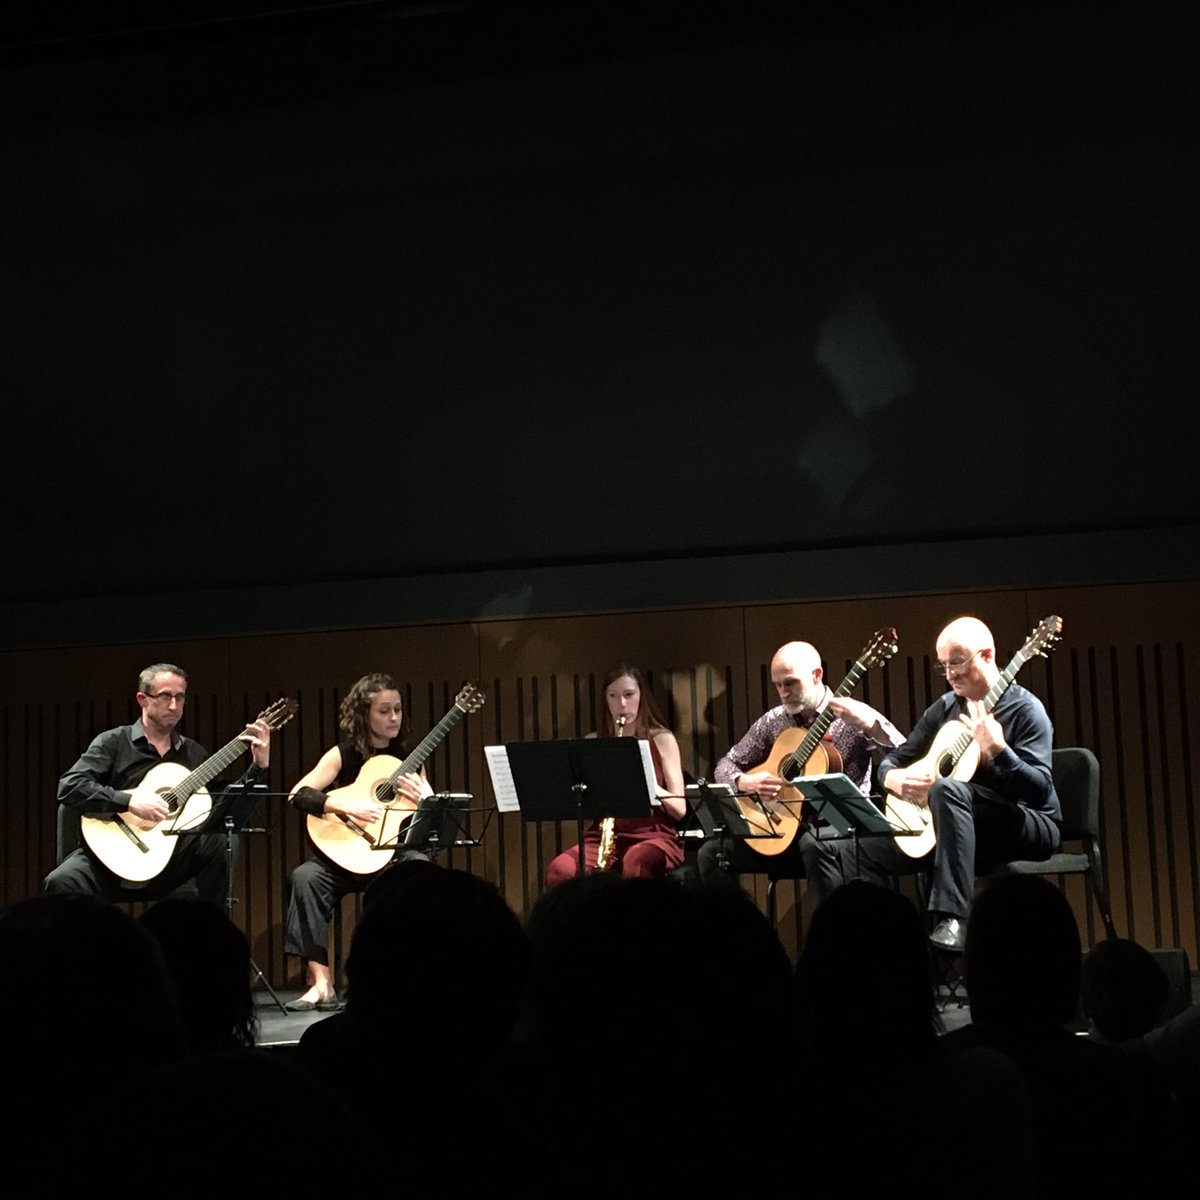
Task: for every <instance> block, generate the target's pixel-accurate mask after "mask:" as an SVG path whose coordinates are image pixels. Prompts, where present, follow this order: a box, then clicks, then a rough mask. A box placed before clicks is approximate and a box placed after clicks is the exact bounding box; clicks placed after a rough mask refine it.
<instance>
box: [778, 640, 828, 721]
mask: <svg viewBox="0 0 1200 1200" xmlns="http://www.w3.org/2000/svg"><path fill="white" fill-rule="evenodd" d="M824 674H825V673H824V670H823V669H822V667H821V656H820V654H818V653H817V648H816V647H815V646H813V645H810V644H809V643H808V642H788V643H787V644H786V645H783V646H780V647H779V649H778V650H776V651H775V657H774V658H773V659H771V682H772V683H773V684H774V685H775V690H776V691H777V692H778V693H779V699H780V702H781V703H782V704H783V706H784V708H786V709H787V710H788V712H790V713H798V712H802V711H807V712H813V711H814V710H815V709H816V707H817V705H818V704H820V702H821V701H822V700H823V699H824V696H825V683H824Z"/></svg>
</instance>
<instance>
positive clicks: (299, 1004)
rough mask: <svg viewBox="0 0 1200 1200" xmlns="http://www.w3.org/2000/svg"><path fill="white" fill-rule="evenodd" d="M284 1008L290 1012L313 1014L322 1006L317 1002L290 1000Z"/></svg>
mask: <svg viewBox="0 0 1200 1200" xmlns="http://www.w3.org/2000/svg"><path fill="white" fill-rule="evenodd" d="M283 1007H284V1008H286V1009H287V1010H288V1012H312V1011H313V1009H314V1008H320V1007H321V1006H320V1005H319V1004H318V1003H317V1001H315V1000H289V1001H288V1002H287V1003H286V1004H285V1005H284V1006H283Z"/></svg>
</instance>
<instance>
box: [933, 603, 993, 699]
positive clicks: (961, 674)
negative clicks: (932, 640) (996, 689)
mask: <svg viewBox="0 0 1200 1200" xmlns="http://www.w3.org/2000/svg"><path fill="white" fill-rule="evenodd" d="M937 657H938V664H939V666H941V665H944V666H945V670H946V682H947V683H949V685H950V688H951V690H952V691H953V692H954V694H955V695H956V696H962V697H963V698H964V699H966V700H982V699H983V697H984V696H985V695H986V694H987V691H988V689H989V688H990V687H991V686H992V684H993V683H995V681H996V678H997V676H998V675H999V674H1000V671H999V668H998V667H997V666H996V641H995V639H994V638H993V637H992V631H991V630H990V629H989V628H988V627H987V626H986V625H985V624H984V623H983V622H982V621H981V620H980V619H979V618H978V617H959V618H957V619H956V620H954V621H951V622H950V624H949V625H947V626H946V628H945V629H943V630H942V632H941V633H939V634H938V639H937Z"/></svg>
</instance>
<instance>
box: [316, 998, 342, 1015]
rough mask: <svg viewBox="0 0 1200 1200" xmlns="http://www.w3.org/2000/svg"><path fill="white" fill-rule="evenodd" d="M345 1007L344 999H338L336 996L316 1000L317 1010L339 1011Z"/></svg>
mask: <svg viewBox="0 0 1200 1200" xmlns="http://www.w3.org/2000/svg"><path fill="white" fill-rule="evenodd" d="M345 1007H346V1002H345V1000H339V999H338V998H337V996H330V997H329V999H328V1000H318V1001H317V1012H341V1011H342V1009H343V1008H345Z"/></svg>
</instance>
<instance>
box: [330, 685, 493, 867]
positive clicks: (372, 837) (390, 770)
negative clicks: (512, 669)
mask: <svg viewBox="0 0 1200 1200" xmlns="http://www.w3.org/2000/svg"><path fill="white" fill-rule="evenodd" d="M486 699H487V696H486V695H485V694H484V693H483V692H482V691H480V690H479V688H477V687H475V685H474V684H470V683H469V684H467V686H466V687H464V688H463V689H462V691H461V692H459V693H458V695H457V696H455V697H454V704H453V706H452V707H451V709H450V711H449V712H448V713H447V714H446V715H445V716H444V717H443V718H442V719H441V720H440V721H439V722H438V723H437V724H436V725H435V726H434V727H433V728H432V729H431V730H430V731H429V732H428V733H427V734H426V735H425V736H424V737H423V738H422V739H421V742H420V744H419V745H418V746H417V748H416V749H415V750H414V751H413V752H412V753H411V754H409V755H408V756H407V757H406V758H405V759H404V760H403V762H401V761H400V760H399V759H398V758H396V757H395V756H394V755H391V754H376V755H375V756H374V757H373V758H368V759H367V761H366V762H365V763H363V765H362V769H361V770H360V771H359V773H358V778H357V779H355V781H354V782H353V783H350V784H347V785H346V786H345V787H342V788H336V789H335V790H334V791H332V792H330V793H329V798H330V799H337V800H356V801H369V800H375V801H377V802H378V803H380V804H382V805H383V816H381V817H380V818H379V820H378V821H372V822H362V821H355V820H353V819H352V818H350V817H346V816H343V815H342V814H341V813H322V814H317V813H310V814H309V816H308V820H307V825H308V836H309V837H310V838H312V841H313V845H315V846H316V847H317V849H318V850H320V851H321V853H322V854H324V855H325V857H326V858H328V859H331V860H332V861H333V862H335V863H337V865H338V866H339V867H342V868H343V869H345V870H347V871H353V872H354V874H356V875H373V874H374V873H375V872H376V871H379V870H382V869H383V868H384V867H386V866H387V865H388V863H390V862H391V861H392V859H393V858H394V857H395V854H396V847H397V845H398V843H399V839H400V835H401V834H402V833H403V831H404V829H405V826H407V824H408V822H409V820H410V819H411V817H412V814H413V813H414V812H416V810H417V804H416V801H414V800H410V799H409V798H408V797H407V796H403V795H400V794H399V793H397V791H396V784H397V782H398V781H399V779H400V777H401V776H402V775H408V774H410V773H412V772H414V771H419V770H420V769H421V766H422V764H423V763H424V762H425V760H426V759H427V758H428V757H429V756H430V755H431V754H432V753H433V751H434V750H435V749H436V748H437V747H438V746H439V745H440V744H441V742H442V739H443V738H445V736H446V734H448V733H449V732H450V730H451V729H453V728H454V726H455V725H457V724H458V723H459V721H461V720H462V719H463V717H465V716H466V715H467V714H468V713H473V712H477V711H478V710H479V709H481V708H482V707H483V705H484V701H485V700H486Z"/></svg>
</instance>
